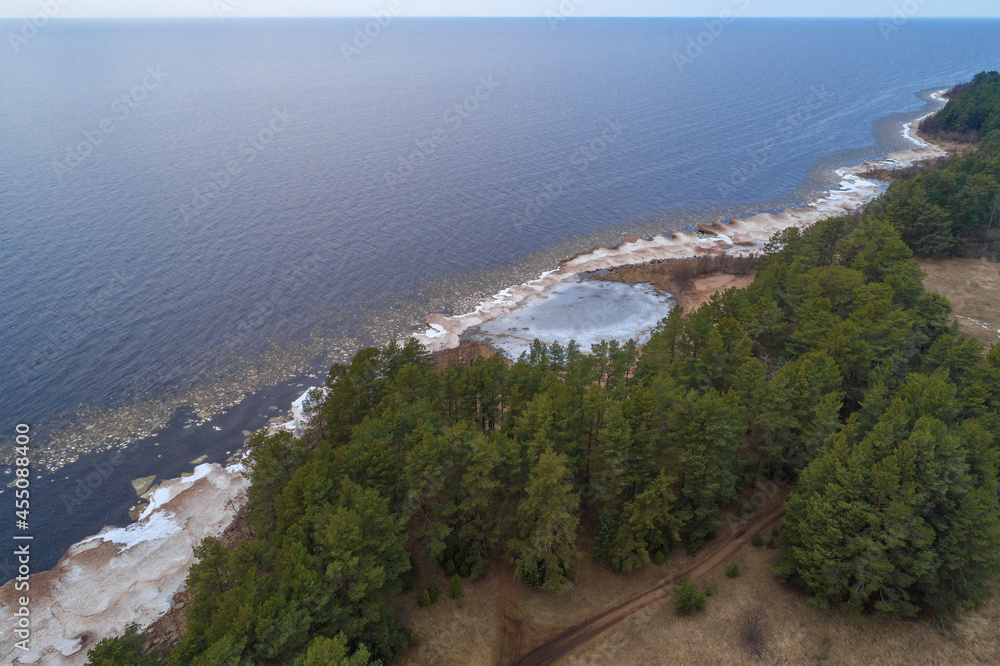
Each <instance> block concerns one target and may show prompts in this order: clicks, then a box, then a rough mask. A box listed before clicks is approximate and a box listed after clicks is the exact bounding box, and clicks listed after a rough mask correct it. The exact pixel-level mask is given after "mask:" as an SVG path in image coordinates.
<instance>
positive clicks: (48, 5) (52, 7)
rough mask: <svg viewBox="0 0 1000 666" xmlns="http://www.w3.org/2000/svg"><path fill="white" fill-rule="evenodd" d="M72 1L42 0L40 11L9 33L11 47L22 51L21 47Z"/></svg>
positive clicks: (22, 21)
mask: <svg viewBox="0 0 1000 666" xmlns="http://www.w3.org/2000/svg"><path fill="white" fill-rule="evenodd" d="M70 2H71V0H40V2H39V3H38V11H37V12H35V13H34V14H32V15H31V18H26V19H22V20H21V29H20V30H18V31H16V32H9V33H7V41H9V42H10V48H11V49H12V50H13V51H14V53H20V52H21V49H22V48H24V47H25V46H27V44H28V42H30V41H31V40H32V39H34V38H35V37H37V36H38V33H39V31H40V30H42V29H43V28H44V27H45V26H47V25H48V24H49V21H51V20H52V19H54V18H55V17H57V16H59V12H60V11H62V8H63V7H65V6H66V5H68V4H69V3H70Z"/></svg>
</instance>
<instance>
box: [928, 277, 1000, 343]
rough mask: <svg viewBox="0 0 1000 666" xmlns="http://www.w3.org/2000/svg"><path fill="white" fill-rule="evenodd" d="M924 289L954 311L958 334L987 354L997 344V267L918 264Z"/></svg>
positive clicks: (999, 279) (999, 287)
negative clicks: (959, 332) (923, 273)
mask: <svg viewBox="0 0 1000 666" xmlns="http://www.w3.org/2000/svg"><path fill="white" fill-rule="evenodd" d="M920 268H921V269H922V270H923V271H924V272H925V273H926V274H927V277H926V278H925V279H924V286H925V287H926V288H927V290H928V291H936V292H937V293H939V294H941V295H942V296H944V297H945V298H947V299H948V300H949V301H951V304H952V306H953V308H954V313H955V315H956V317H957V319H958V322H959V327H960V328H961V330H962V332H963V333H965V334H967V335H970V336H972V337H974V338H976V339H977V340H979V341H980V342H981V343H983V345H984V346H985V347H986V349H987V350H989V349H990V348H991V347H993V345H995V344H996V343H997V342H998V341H1000V333H998V330H1000V264H996V263H992V262H989V261H987V260H985V259H946V260H940V261H921V262H920Z"/></svg>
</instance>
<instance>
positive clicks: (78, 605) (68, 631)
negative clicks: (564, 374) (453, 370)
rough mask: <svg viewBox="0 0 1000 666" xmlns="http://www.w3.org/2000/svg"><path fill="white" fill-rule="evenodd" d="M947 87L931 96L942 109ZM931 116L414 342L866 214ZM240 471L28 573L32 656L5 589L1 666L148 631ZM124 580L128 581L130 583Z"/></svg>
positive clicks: (158, 505) (910, 157)
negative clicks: (614, 273)
mask: <svg viewBox="0 0 1000 666" xmlns="http://www.w3.org/2000/svg"><path fill="white" fill-rule="evenodd" d="M947 90H948V88H944V89H941V90H938V91H937V92H935V93H934V94H933V95H932V98H934V99H935V100H936V101H938V102H941V103H942V104H943V102H944V101H945V100H944V99H943V97H942V95H943V93H944V92H945V91H947ZM938 110H940V109H935V110H934V111H931V112H930V113H928V114H926V115H923V116H921V117H920V118H917V119H915V120H913V121H910V122H909V123H906V124H905V125H904V127H903V130H902V132H903V134H904V136H906V137H907V138H908V139H909V140H910V141H911V142H912V143H913V144H914V146H915V147H914V148H913V149H910V150H904V151H900V152H895V153H891V154H889V155H887V156H885V157H884V158H883V159H881V160H877V161H866V162H864V163H863V164H860V165H855V166H852V167H845V168H842V169H837V170H836V173H837V174H838V175H839V176H840V177H841V179H842V180H841V187H840V189H839V190H836V191H831V192H829V193H828V194H826V195H825V196H822V197H819V198H817V199H816V200H815V201H813V202H811V203H809V204H807V205H806V206H805V207H803V208H799V209H792V208H787V209H785V210H784V211H782V212H780V213H758V214H756V215H753V216H750V217H746V218H738V219H733V220H730V221H728V222H724V221H722V220H716V221H713V222H711V223H704V224H700V225H698V232H697V233H693V232H687V231H678V232H674V233H672V234H669V235H660V236H654V237H652V238H648V239H641V238H635V237H630V238H626V239H625V241H624V242H622V243H621V244H619V245H618V246H616V247H613V248H609V247H603V246H598V247H594V248H592V249H591V250H588V251H584V252H580V253H577V254H575V255H573V256H571V257H569V258H567V259H564V260H562V261H561V262H559V265H558V267H557V268H556V269H554V270H551V271H546V272H544V273H542V275H541V276H539V277H538V278H536V279H534V280H531V281H528V282H525V283H521V284H518V285H515V286H512V287H508V288H506V289H503V290H501V291H499V292H498V293H496V294H495V295H494V296H493V297H492V298H490V299H488V300H486V301H483V302H482V303H480V305H479V306H477V307H476V308H475V309H474V310H473V311H472V312H469V313H466V314H462V315H455V316H448V315H443V314H432V315H430V316H428V317H427V324H428V328H427V329H426V330H425V331H423V332H418V333H415V334H413V337H415V338H416V339H418V340H419V341H420V342H422V343H423V344H425V345H426V346H427V348H428V350H429V351H431V352H436V351H443V350H447V349H450V348H453V347H457V346H458V344H459V342H460V340H461V338H462V335H463V334H464V333H465V331H467V330H468V329H469V328H472V327H474V326H477V325H480V324H482V323H485V322H487V321H489V320H491V319H494V318H496V317H499V316H501V315H503V314H506V313H509V312H511V311H513V310H515V309H517V308H518V307H520V306H521V305H522V304H524V302H525V301H526V300H528V299H529V297H531V296H535V295H539V294H542V293H543V292H545V291H546V290H548V289H550V288H552V287H554V286H556V285H558V284H560V283H562V282H564V281H565V280H567V279H570V278H572V277H574V276H576V275H579V274H580V273H586V272H591V271H595V270H600V269H608V268H614V267H619V266H625V265H630V264H639V263H644V262H651V261H660V260H665V259H685V258H692V257H699V256H711V255H720V254H744V253H749V252H753V251H756V250H759V249H761V248H763V247H764V245H765V244H766V243H767V241H768V240H769V239H770V237H771V236H772V235H773V234H774V233H776V232H778V231H781V230H783V229H787V228H790V227H799V228H805V227H808V226H810V225H812V224H814V223H816V222H818V221H820V220H822V219H825V218H828V217H831V216H836V215H843V214H845V213H850V212H853V211H856V210H858V209H860V208H863V207H864V206H865V205H867V204H868V203H869V202H871V201H872V200H873V199H874V198H875V197H877V196H878V194H879V193H880V191H881V188H882V186H883V183H881V182H880V181H875V180H870V179H866V178H864V177H863V174H864V173H867V172H868V171H870V170H872V169H873V168H878V167H881V168H885V169H895V168H902V167H906V166H912V165H915V164H918V163H920V162H924V161H928V160H933V159H937V158H940V157H945V156H947V152H946V151H945V150H943V149H942V148H940V147H938V146H935V145H933V144H931V143H928V142H926V141H924V140H923V139H921V138H920V137H919V136H918V132H917V128H918V126H919V124H920V123H921V122H922V121H923V120H924V119H925V118H927V117H929V116H931V115H933V114H934V113H937V111H938ZM243 471H244V469H243V466H242V465H240V464H236V465H231V466H229V467H222V466H220V465H217V464H202V465H199V466H198V467H197V468H196V469H195V473H194V475H193V476H189V477H187V478H180V479H172V480H168V481H165V482H163V484H161V485H160V486H159V489H158V490H157V491H156V492H155V493H154V494H153V496H152V497H151V501H150V504H149V506H148V507H147V508H146V509H145V510H144V511H143V513H142V515H141V516H140V517H139V519H138V521H137V522H135V523H133V524H131V525H129V526H127V527H124V528H114V529H111V528H106V529H105V530H102V531H101V533H99V534H97V535H94V536H91V537H88V538H86V539H84V540H82V541H79V542H78V543H76V544H74V545H73V546H72V547H71V548H70V549H69V550H68V551H67V552H66V553H65V554H64V555H63V557H62V558H61V559H60V561H59V563H58V564H57V565H56V566H55V567H54V568H53V569H51V570H50V571H47V572H44V573H39V574H32V583H31V584H32V601H33V610H32V613H33V615H32V650H31V651H30V652H26V653H20V652H18V651H17V650H15V648H14V647H13V645H14V641H13V640H8V639H10V638H12V636H11V635H10V632H11V629H12V628H13V627H14V626H15V620H16V618H15V616H14V614H13V613H14V608H15V607H16V603H15V602H16V600H17V596H18V595H19V594H20V593H19V592H16V591H15V588H14V584H15V581H14V580H12V581H9V582H8V583H7V584H5V585H3V586H2V587H0V638H3V639H4V640H3V641H2V642H0V644H2V645H3V646H4V647H0V659H4V660H8V659H9V660H10V661H5V663H12V664H17V663H62V664H83V663H85V661H86V655H87V651H88V650H89V649H90V648H92V647H93V646H94V645H95V644H96V643H97V642H98V641H100V640H101V639H102V638H105V637H107V636H113V635H118V634H120V633H121V632H122V631H124V630H125V628H126V627H127V626H128V625H129V624H132V623H138V624H140V625H142V626H148V625H149V624H151V623H153V622H154V621H156V620H157V619H159V618H160V617H162V616H163V615H164V614H165V613H166V612H167V611H169V610H170V608H171V605H172V602H173V598H174V595H175V594H176V593H177V592H178V591H179V590H181V589H182V588H183V586H184V580H185V578H186V576H187V571H188V569H190V567H191V565H192V564H193V563H194V555H193V552H192V549H193V547H194V546H195V545H197V544H198V543H199V542H200V541H201V540H202V539H204V538H205V537H207V536H216V537H217V536H219V535H221V534H222V533H223V532H224V531H225V530H226V529H227V528H228V527H229V526H230V525H231V524H232V523H233V521H234V520H235V517H236V513H237V512H238V510H239V509H240V508H241V507H242V506H243V504H244V503H245V500H246V493H247V490H248V486H249V481H248V480H247V479H246V478H245V476H244V475H243ZM127 574H128V575H127Z"/></svg>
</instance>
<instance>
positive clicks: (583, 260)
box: [412, 88, 950, 353]
mask: <svg viewBox="0 0 1000 666" xmlns="http://www.w3.org/2000/svg"><path fill="white" fill-rule="evenodd" d="M948 90H950V88H941V89H938V90H936V91H935V92H933V93H932V94H931V95H930V98H931V99H933V100H935V101H936V102H938V103H939V104H941V107H943V106H944V104H945V103H946V101H947V100H946V99H945V98H944V94H945V93H946V92H947V91H948ZM938 111H940V107H939V108H937V109H934V110H933V111H931V112H929V113H927V114H925V115H923V116H921V117H919V118H916V119H914V120H912V121H910V122H908V123H905V124H904V125H903V128H902V130H901V132H902V135H903V136H904V137H905V138H907V139H908V140H910V141H911V142H912V143H913V144H914V145H915V146H916V147H915V148H912V149H910V150H903V151H898V152H894V153H890V154H888V155H886V156H885V157H883V158H882V159H880V160H874V161H870V160H866V161H865V162H863V163H862V164H859V165H854V166H850V167H842V168H840V169H836V170H835V173H836V174H837V175H838V176H840V178H841V185H840V189H839V190H836V191H831V192H829V193H828V194H827V195H825V196H822V197H819V198H818V199H816V200H814V201H812V202H810V203H807V204H806V206H805V207H803V208H797V209H793V208H786V209H785V210H783V211H782V212H780V213H757V214H756V215H752V216H750V217H745V218H737V219H733V220H730V221H728V222H724V221H722V220H715V221H713V222H711V223H703V224H699V225H697V228H698V233H692V232H688V231H675V232H673V233H671V234H669V235H660V236H653V237H652V238H648V239H641V238H635V237H630V238H626V239H625V240H624V242H622V243H621V244H619V245H617V246H616V247H611V248H609V247H603V246H598V247H594V248H592V249H590V250H587V251H585V252H580V253H578V254H575V255H573V256H572V257H569V258H568V259H564V260H562V261H560V262H559V266H558V267H557V268H555V269H553V270H550V271H546V272H544V273H542V274H541V275H540V276H539V277H538V278H536V279H534V280H531V281H529V282H524V283H521V284H518V285H515V286H512V287H507V288H506V289H502V290H501V291H499V292H497V293H496V294H494V295H493V296H492V297H491V298H489V299H487V300H485V301H482V302H481V303H480V304H479V305H478V306H476V308H475V309H474V310H472V311H471V312H467V313H465V314H459V315H444V314H432V315H429V316H428V317H427V319H426V321H427V325H428V328H427V329H426V330H424V331H422V332H417V333H414V334H413V336H412V337H414V338H416V339H417V340H418V341H420V342H421V343H422V344H423V345H424V346H426V347H427V349H428V351H430V352H432V353H433V352H440V351H445V350H448V349H453V348H455V347H457V346H458V345H459V343H460V342H461V339H462V336H463V335H464V334H465V332H466V331H468V330H469V329H471V328H473V327H475V326H479V325H481V324H484V323H486V322H488V321H491V320H493V319H496V318H497V317H501V316H503V315H505V314H508V313H510V312H512V311H513V310H516V309H517V308H519V307H521V306H522V305H523V304H524V303H525V302H526V301H527V300H528V299H529V298H531V297H532V296H538V295H540V294H542V293H544V292H545V291H546V290H549V289H551V288H552V287H554V286H556V285H558V284H560V283H561V282H563V281H565V280H567V279H570V278H572V277H574V276H576V275H579V274H580V273H589V272H591V271H596V270H602V269H605V270H606V269H610V268H617V267H621V266H627V265H630V264H641V263H646V262H651V261H663V260H669V259H690V258H696V257H701V256H712V255H720V254H746V253H750V252H754V251H757V250H760V249H761V248H763V247H764V245H765V244H766V243H767V242H768V240H769V239H770V238H771V236H773V235H774V234H775V233H777V232H779V231H782V230H784V229H788V228H791V227H798V228H800V229H801V228H806V227H809V226H811V225H813V224H815V223H816V222H819V221H820V220H824V219H826V218H829V217H836V216H839V215H845V214H848V213H852V212H855V211H857V210H860V209H862V208H864V206H866V205H867V204H869V203H871V201H873V200H874V199H875V198H877V197H878V195H879V194H880V193H881V191H882V188H883V187H884V185H885V184H884V183H882V182H881V181H876V180H872V179H867V178H864V177H863V174H865V173H867V172H869V171H871V170H872V169H875V168H882V169H886V170H892V169H899V168H905V167H908V166H913V165H915V164H919V163H921V162H926V161H929V160H934V159H938V158H941V157H947V155H948V153H947V152H946V151H945V150H944V149H942V148H940V147H939V146H936V145H934V144H931V143H928V142H927V141H925V140H923V139H922V138H920V136H919V132H918V128H919V126H920V123H922V122H923V121H924V120H926V119H927V118H929V117H930V116H932V115H934V114H935V113H937V112H938Z"/></svg>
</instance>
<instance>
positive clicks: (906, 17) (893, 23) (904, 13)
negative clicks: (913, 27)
mask: <svg viewBox="0 0 1000 666" xmlns="http://www.w3.org/2000/svg"><path fill="white" fill-rule="evenodd" d="M927 2H928V0H906V2H904V3H902V4H899V5H893V6H892V13H891V14H890V15H889V18H888V19H881V20H880V21H879V22H878V29H879V32H881V33H882V39H883V40H886V41H888V39H889V37H890V36H892V34H893V33H896V32H899V31H900V30H901V29H902V27H903V26H904V25H906V24H907V23H909V22H910V19H912V18H913V17H914V16H916V15H917V14H919V13H920V10H921V9H923V7H924V5H926V4H927Z"/></svg>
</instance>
